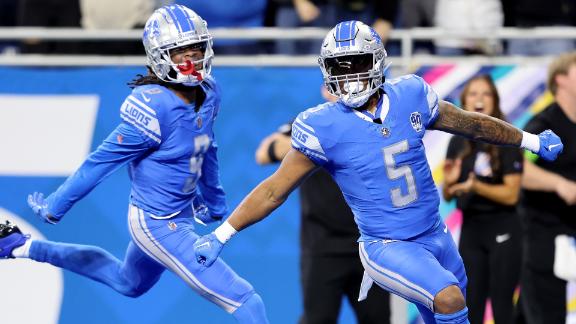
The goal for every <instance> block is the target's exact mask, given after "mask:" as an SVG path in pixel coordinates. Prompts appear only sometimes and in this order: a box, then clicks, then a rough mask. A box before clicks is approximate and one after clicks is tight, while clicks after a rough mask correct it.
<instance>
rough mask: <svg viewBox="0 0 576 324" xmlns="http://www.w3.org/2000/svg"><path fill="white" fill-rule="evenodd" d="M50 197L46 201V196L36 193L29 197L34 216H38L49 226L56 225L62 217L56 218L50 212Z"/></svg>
mask: <svg viewBox="0 0 576 324" xmlns="http://www.w3.org/2000/svg"><path fill="white" fill-rule="evenodd" d="M49 201H50V197H48V198H46V199H44V194H43V193H41V192H35V193H33V194H31V195H28V206H30V208H32V210H33V211H34V214H36V215H38V217H40V218H41V219H42V220H43V221H45V222H46V223H49V224H56V223H58V222H59V221H60V218H61V217H56V216H54V215H52V214H51V213H50V211H49V210H48V205H49Z"/></svg>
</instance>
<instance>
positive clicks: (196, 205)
mask: <svg viewBox="0 0 576 324" xmlns="http://www.w3.org/2000/svg"><path fill="white" fill-rule="evenodd" d="M192 211H193V213H194V220H195V221H196V223H198V224H201V225H204V226H206V225H208V224H210V223H214V222H219V221H221V220H222V216H220V217H218V216H213V215H212V214H210V210H208V207H206V204H205V203H204V200H203V199H202V198H200V196H198V195H197V196H196V197H195V198H194V199H193V200H192Z"/></svg>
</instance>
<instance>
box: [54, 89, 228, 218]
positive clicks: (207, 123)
mask: <svg viewBox="0 0 576 324" xmlns="http://www.w3.org/2000/svg"><path fill="white" fill-rule="evenodd" d="M201 86H202V88H203V90H204V92H205V93H206V99H205V101H204V102H203V104H202V106H201V107H200V108H199V109H198V111H197V112H196V111H195V109H194V108H195V107H194V104H186V103H185V102H184V101H183V100H182V99H180V98H179V97H178V96H177V95H176V94H175V93H174V92H172V91H171V90H169V89H167V88H165V87H163V86H160V85H156V84H149V85H144V86H139V87H136V88H135V89H134V90H133V91H132V93H131V94H130V95H128V97H127V98H126V100H125V101H124V103H123V104H122V106H121V108H120V117H121V119H122V123H121V124H120V125H119V126H118V127H117V128H116V129H115V130H114V131H113V132H112V133H111V134H110V135H109V136H108V138H106V140H105V141H104V142H103V143H102V144H101V145H100V146H99V147H98V148H97V149H96V150H95V151H94V152H92V153H91V154H90V156H89V157H88V158H87V159H86V161H85V162H84V163H83V164H82V166H81V167H80V168H79V169H78V170H77V171H76V172H75V173H74V174H73V175H72V176H70V177H69V178H68V179H67V180H66V181H65V182H64V184H63V185H62V186H60V188H58V190H57V191H56V192H55V193H54V194H52V195H51V197H50V200H49V201H50V211H51V212H52V213H53V214H54V215H57V216H61V215H64V213H66V212H67V211H68V209H69V208H70V207H71V206H72V205H73V204H74V203H75V202H76V201H77V200H79V199H81V198H82V197H84V196H85V195H86V194H88V193H89V192H90V191H91V190H92V189H93V188H94V187H95V186H96V185H97V184H98V183H99V182H100V181H102V180H103V179H104V178H105V177H106V176H108V175H109V174H110V173H112V172H114V171H115V170H117V169H118V168H120V167H121V166H123V165H125V164H126V163H130V164H129V175H130V179H131V180H132V190H131V196H130V200H131V201H130V203H131V204H133V205H135V206H137V207H139V208H141V209H143V210H145V211H148V212H149V213H151V214H153V215H156V216H158V217H165V216H170V215H173V214H175V213H178V212H179V211H181V210H182V209H184V208H185V207H187V206H189V205H190V202H191V199H192V198H194V197H195V195H201V197H203V200H204V202H205V204H206V206H207V207H208V208H209V210H210V212H211V214H212V215H214V216H224V215H225V214H226V213H227V206H226V202H225V195H224V191H223V189H222V186H221V184H220V180H219V170H218V160H217V157H216V150H217V145H216V142H215V140H214V133H213V129H212V127H213V123H214V120H215V118H216V115H217V114H218V109H219V106H220V91H219V88H218V87H217V85H216V83H215V81H214V79H212V78H207V79H206V80H205V82H203V83H202V84H201Z"/></svg>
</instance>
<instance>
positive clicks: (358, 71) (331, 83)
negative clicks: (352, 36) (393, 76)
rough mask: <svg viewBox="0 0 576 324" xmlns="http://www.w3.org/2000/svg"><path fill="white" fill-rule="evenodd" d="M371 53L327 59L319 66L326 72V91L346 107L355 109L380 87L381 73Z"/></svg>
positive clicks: (377, 62)
mask: <svg viewBox="0 0 576 324" xmlns="http://www.w3.org/2000/svg"><path fill="white" fill-rule="evenodd" d="M379 63H380V62H379V61H377V60H376V59H375V57H374V54H372V53H360V54H351V55H342V56H336V57H328V58H325V59H324V62H322V63H321V64H320V65H321V67H322V69H323V70H325V71H326V73H325V75H326V76H325V78H324V82H325V83H326V87H327V88H328V91H329V92H330V93H331V94H332V95H334V96H337V97H339V98H340V99H341V101H342V102H343V103H344V104H346V105H347V106H350V107H353V108H357V107H359V106H361V105H363V104H364V103H365V102H366V101H368V98H370V96H371V95H372V94H373V93H374V92H376V91H377V90H378V88H379V87H380V85H382V72H381V70H380V67H379V66H377V65H378V64H379Z"/></svg>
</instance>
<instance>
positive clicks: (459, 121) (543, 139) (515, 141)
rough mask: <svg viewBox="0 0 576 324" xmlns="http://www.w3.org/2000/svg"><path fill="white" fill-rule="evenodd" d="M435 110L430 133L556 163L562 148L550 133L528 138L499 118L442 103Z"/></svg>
mask: <svg viewBox="0 0 576 324" xmlns="http://www.w3.org/2000/svg"><path fill="white" fill-rule="evenodd" d="M438 108H439V114H438V118H437V119H436V121H435V122H434V124H433V125H432V129H437V130H441V131H445V132H448V133H452V134H457V135H461V136H464V137H467V138H469V139H472V140H475V141H480V142H486V143H490V144H496V145H508V146H518V147H521V148H524V149H527V150H530V151H532V152H534V153H536V154H538V155H539V156H541V157H542V158H544V159H545V160H548V161H552V160H555V159H556V157H557V156H558V154H560V153H561V152H562V149H563V148H564V146H563V145H562V141H561V140H560V138H559V137H558V136H557V135H556V134H554V132H552V131H551V130H546V131H544V132H542V133H540V134H538V135H534V134H530V133H528V132H523V131H522V130H520V129H518V128H516V127H514V126H513V125H511V124H509V123H507V122H505V121H503V120H500V119H498V118H494V117H491V116H488V115H484V114H481V113H477V112H470V111H465V110H464V109H460V108H458V107H456V106H454V105H453V104H451V103H449V102H447V101H444V100H440V101H438Z"/></svg>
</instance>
